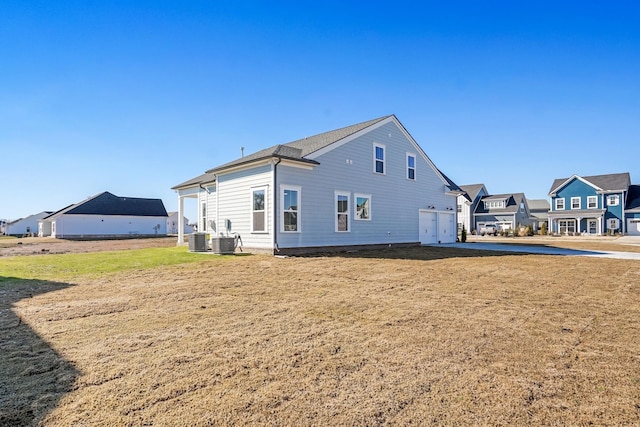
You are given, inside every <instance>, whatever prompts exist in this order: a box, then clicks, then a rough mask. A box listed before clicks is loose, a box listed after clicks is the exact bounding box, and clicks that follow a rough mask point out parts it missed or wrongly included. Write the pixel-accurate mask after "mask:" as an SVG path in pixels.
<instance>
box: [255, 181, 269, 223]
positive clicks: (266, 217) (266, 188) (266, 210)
mask: <svg viewBox="0 0 640 427" xmlns="http://www.w3.org/2000/svg"><path fill="white" fill-rule="evenodd" d="M256 191H264V201H263V203H264V209H263V210H262V211H256V210H254V209H253V206H254V205H253V195H254V193H255V192H256ZM268 200H269V186H267V185H261V186H259V187H252V188H251V233H253V234H267V233H269V226H268V220H269V203H267V201H268ZM256 212H263V213H264V229H263V230H256V229H255V228H254V226H255V222H254V216H253V214H254V213H256Z"/></svg>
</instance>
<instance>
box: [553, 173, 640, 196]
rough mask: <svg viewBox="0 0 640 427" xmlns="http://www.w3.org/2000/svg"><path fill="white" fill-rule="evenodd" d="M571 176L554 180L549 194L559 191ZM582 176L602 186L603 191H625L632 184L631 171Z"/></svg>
mask: <svg viewBox="0 0 640 427" xmlns="http://www.w3.org/2000/svg"><path fill="white" fill-rule="evenodd" d="M575 176H579V175H575ZM570 178H572V177H569V178H559V179H556V180H555V181H553V185H552V186H551V189H550V190H549V194H552V193H554V192H555V191H557V190H558V187H560V186H561V185H562V184H564V183H565V182H566V181H567V180H569V179H570ZM580 178H582V179H584V180H585V181H587V182H590V183H591V184H592V185H594V186H595V187H598V188H600V189H601V190H603V191H618V190H620V191H623V190H626V189H627V188H629V185H631V176H630V175H629V172H624V173H614V174H608V175H594V176H580Z"/></svg>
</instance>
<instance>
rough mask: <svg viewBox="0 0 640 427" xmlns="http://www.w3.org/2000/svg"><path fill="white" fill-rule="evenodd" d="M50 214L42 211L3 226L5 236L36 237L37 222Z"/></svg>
mask: <svg viewBox="0 0 640 427" xmlns="http://www.w3.org/2000/svg"><path fill="white" fill-rule="evenodd" d="M49 214H51V212H50V211H49V212H47V211H43V212H40V213H37V214H33V215H29V216H28V217H26V218H20V219H17V220H15V221H12V222H8V223H7V224H6V225H5V234H6V235H7V236H36V235H37V234H38V221H40V220H41V219H42V218H44V217H46V216H47V215H49Z"/></svg>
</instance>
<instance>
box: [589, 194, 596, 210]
mask: <svg viewBox="0 0 640 427" xmlns="http://www.w3.org/2000/svg"><path fill="white" fill-rule="evenodd" d="M587 209H598V196H587Z"/></svg>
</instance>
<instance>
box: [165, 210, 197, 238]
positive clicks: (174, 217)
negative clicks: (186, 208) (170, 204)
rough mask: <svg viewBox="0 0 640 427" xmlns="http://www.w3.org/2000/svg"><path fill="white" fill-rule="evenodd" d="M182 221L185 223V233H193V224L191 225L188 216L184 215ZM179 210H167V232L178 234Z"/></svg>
mask: <svg viewBox="0 0 640 427" xmlns="http://www.w3.org/2000/svg"><path fill="white" fill-rule="evenodd" d="M182 221H183V223H184V226H183V227H184V228H183V230H184V232H185V233H193V231H194V230H193V226H192V225H189V220H188V219H187V217H183V218H182ZM178 224H180V223H179V222H178V212H167V234H178Z"/></svg>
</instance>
